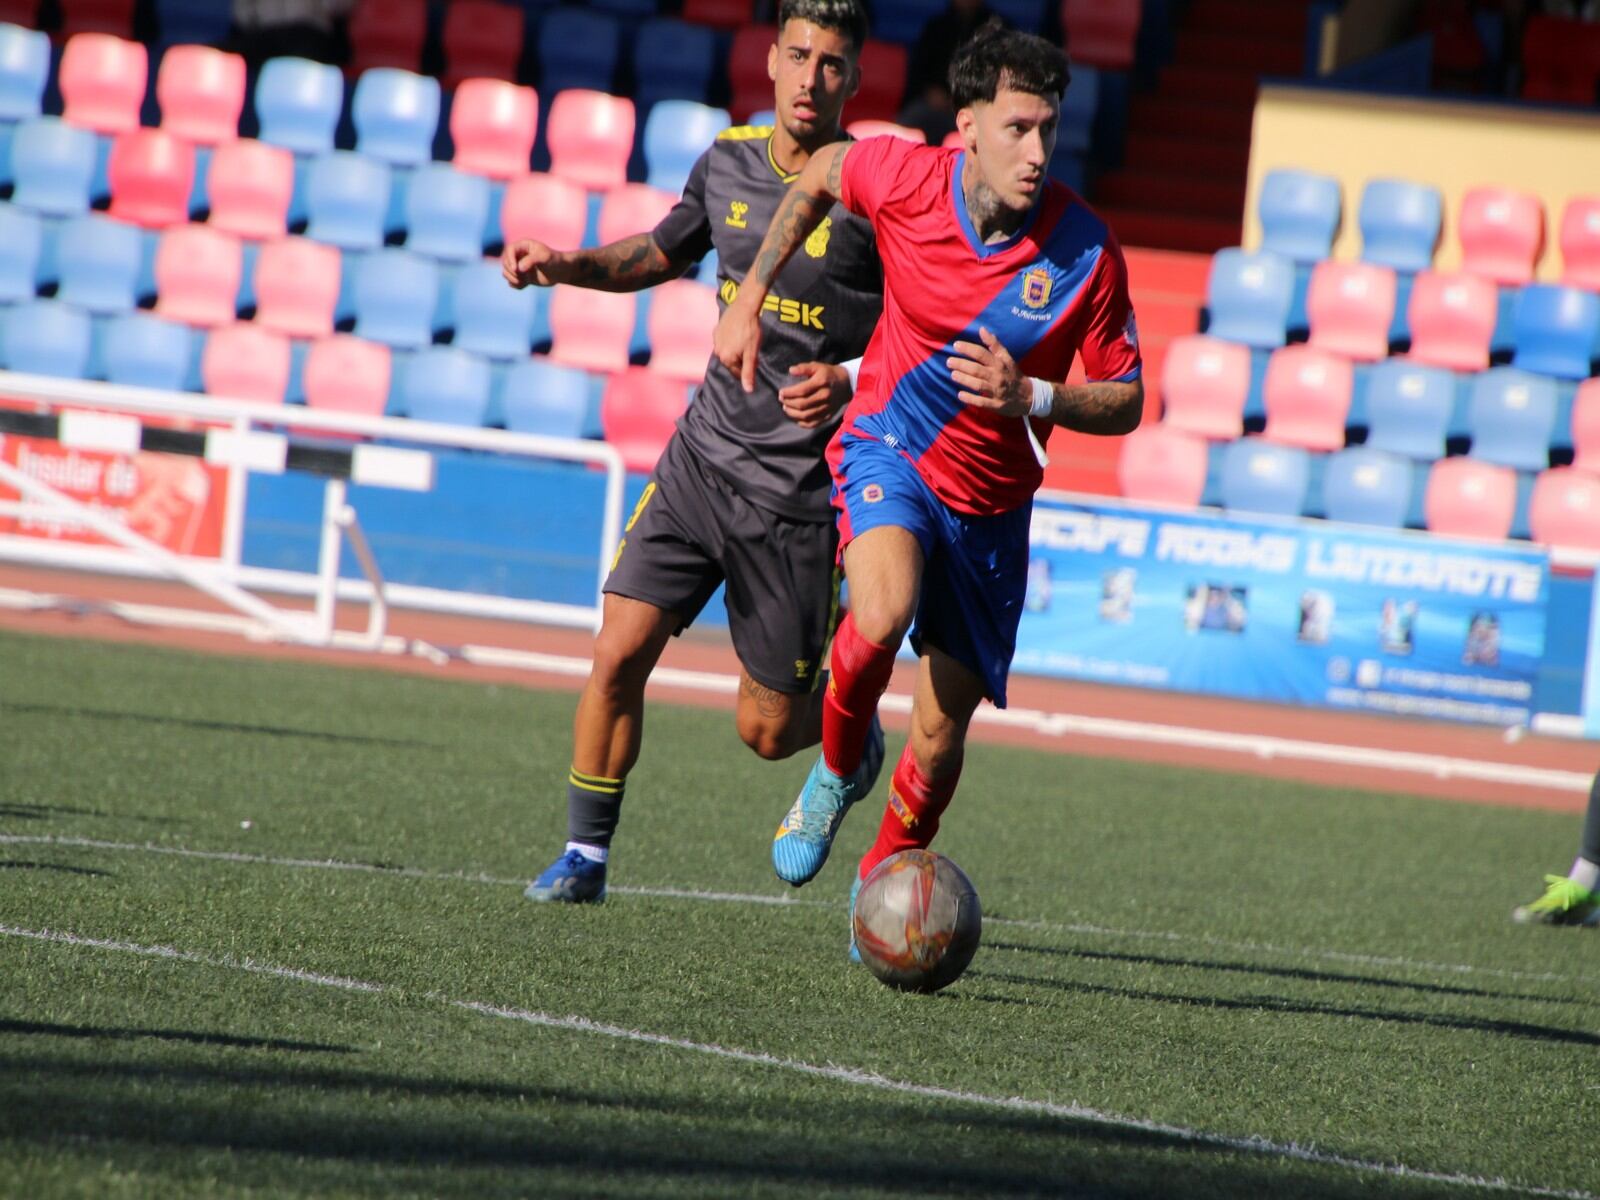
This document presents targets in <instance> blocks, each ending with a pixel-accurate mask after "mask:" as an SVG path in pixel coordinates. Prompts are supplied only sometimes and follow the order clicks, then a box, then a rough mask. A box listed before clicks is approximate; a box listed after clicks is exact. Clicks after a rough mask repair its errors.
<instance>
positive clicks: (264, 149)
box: [206, 138, 294, 241]
mask: <svg viewBox="0 0 1600 1200" xmlns="http://www.w3.org/2000/svg"><path fill="white" fill-rule="evenodd" d="M206 191H207V194H208V196H209V199H210V203H211V215H210V217H209V218H207V219H208V221H209V223H210V224H212V225H214V226H216V227H217V228H218V229H221V230H223V231H225V232H227V233H233V234H237V235H238V236H239V237H244V238H254V239H255V240H257V241H263V240H265V239H267V238H280V237H282V236H283V235H284V233H285V232H286V231H287V230H288V219H289V201H290V199H291V197H292V196H293V194H294V155H292V154H290V153H289V152H288V151H287V150H284V149H282V148H281V147H278V146H269V145H268V144H267V143H266V142H258V141H256V140H255V139H254V138H238V139H236V140H234V141H232V142H228V143H227V144H226V145H222V146H218V147H217V148H216V150H215V151H214V152H213V153H212V156H211V170H210V177H209V180H208V183H207V188H206Z"/></svg>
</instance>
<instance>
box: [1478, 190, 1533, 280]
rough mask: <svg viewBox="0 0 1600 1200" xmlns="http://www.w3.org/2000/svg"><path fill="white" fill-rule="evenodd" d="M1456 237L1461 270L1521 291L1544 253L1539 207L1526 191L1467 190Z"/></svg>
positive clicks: (1530, 278)
mask: <svg viewBox="0 0 1600 1200" xmlns="http://www.w3.org/2000/svg"><path fill="white" fill-rule="evenodd" d="M1460 238H1461V269H1462V270H1463V271H1468V272H1470V273H1471V274H1473V275H1481V276H1482V277H1483V278H1485V279H1487V280H1489V281H1490V282H1492V283H1498V284H1500V285H1501V286H1502V287H1521V286H1522V285H1523V284H1525V283H1528V282H1530V281H1531V280H1532V279H1533V271H1534V266H1535V264H1536V263H1537V262H1538V261H1539V255H1540V254H1542V253H1543V252H1544V205H1543V204H1542V203H1541V202H1540V200H1539V197H1538V196H1535V195H1533V194H1532V193H1531V192H1518V191H1513V190H1512V189H1511V188H1501V187H1476V188H1472V189H1471V190H1469V191H1468V192H1467V194H1466V195H1464V196H1463V197H1462V198H1461V217H1460Z"/></svg>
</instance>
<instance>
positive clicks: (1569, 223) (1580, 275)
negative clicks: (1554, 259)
mask: <svg viewBox="0 0 1600 1200" xmlns="http://www.w3.org/2000/svg"><path fill="white" fill-rule="evenodd" d="M1561 282H1562V283H1564V284H1566V285H1567V286H1568V287H1581V288H1587V289H1588V290H1589V291H1591V292H1600V196H1574V197H1573V198H1572V199H1571V200H1568V201H1567V207H1566V208H1565V209H1564V210H1562V213H1561Z"/></svg>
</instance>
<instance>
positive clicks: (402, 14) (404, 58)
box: [345, 0, 428, 76]
mask: <svg viewBox="0 0 1600 1200" xmlns="http://www.w3.org/2000/svg"><path fill="white" fill-rule="evenodd" d="M427 40H428V5H427V3H426V0H361V2H360V3H359V4H357V5H356V8H355V11H354V12H352V13H351V14H350V64H349V66H347V67H346V68H345V70H346V71H347V73H348V74H350V75H351V76H356V75H359V74H361V72H363V71H365V70H368V69H370V68H372V67H399V68H401V69H402V70H406V71H415V70H416V69H417V68H418V66H419V65H420V64H421V62H422V46H423V43H424V42H426V41H427Z"/></svg>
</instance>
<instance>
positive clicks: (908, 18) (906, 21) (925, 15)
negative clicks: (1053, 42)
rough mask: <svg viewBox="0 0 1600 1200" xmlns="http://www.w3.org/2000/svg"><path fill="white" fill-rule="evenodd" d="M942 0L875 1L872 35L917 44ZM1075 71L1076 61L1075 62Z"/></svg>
mask: <svg viewBox="0 0 1600 1200" xmlns="http://www.w3.org/2000/svg"><path fill="white" fill-rule="evenodd" d="M944 8H945V6H944V4H943V3H941V0H874V2H873V5H872V36H873V37H875V38H881V39H882V40H884V41H886V42H899V43H900V44H901V45H902V46H915V45H916V43H917V38H918V37H920V36H921V34H922V28H923V26H924V25H926V24H927V23H928V22H929V21H931V20H932V19H933V18H934V17H936V16H938V15H939V14H940V13H941V12H943V11H944ZM1073 67H1074V70H1076V67H1077V64H1076V63H1074V64H1073Z"/></svg>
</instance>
